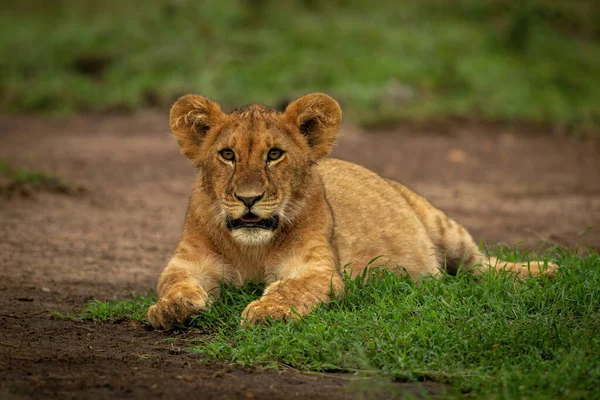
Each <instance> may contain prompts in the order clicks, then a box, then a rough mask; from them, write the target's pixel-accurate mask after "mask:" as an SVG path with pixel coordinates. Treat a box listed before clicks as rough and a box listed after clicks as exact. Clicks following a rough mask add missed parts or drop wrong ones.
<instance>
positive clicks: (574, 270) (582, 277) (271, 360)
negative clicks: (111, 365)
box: [86, 249, 600, 399]
mask: <svg viewBox="0 0 600 400" xmlns="http://www.w3.org/2000/svg"><path fill="white" fill-rule="evenodd" d="M497 254H498V255H504V256H508V258H517V259H519V258H521V257H533V256H532V255H528V254H526V253H525V252H515V251H510V250H500V251H498V252H497ZM545 256H546V257H549V258H551V259H553V260H554V261H556V262H558V264H559V265H560V266H561V269H560V271H559V273H558V275H557V277H556V279H555V280H553V281H551V280H549V279H548V278H546V277H538V278H528V279H524V280H522V281H519V282H516V281H515V279H514V277H512V276H511V275H510V274H507V273H488V274H486V275H484V277H483V279H480V280H478V281H477V282H476V281H475V279H474V278H473V277H471V276H469V275H467V274H462V275H459V276H456V277H450V276H448V277H444V278H443V279H425V280H423V281H422V282H420V283H419V284H415V283H414V282H413V281H411V280H410V279H408V278H407V277H397V276H395V275H393V274H391V273H383V274H381V276H379V277H376V278H373V279H370V280H368V281H365V280H364V279H357V280H355V281H351V280H349V279H347V280H346V284H347V290H346V294H345V296H344V297H343V298H340V299H336V300H333V301H331V302H330V303H329V304H326V305H324V306H322V307H320V308H319V309H318V310H316V311H315V312H313V313H312V314H310V315H308V316H307V317H305V318H304V319H302V320H301V321H299V322H297V323H273V324H271V325H259V326H252V327H241V326H240V324H239V322H240V314H241V312H242V310H243V309H244V307H245V306H246V304H247V303H248V302H250V301H251V300H253V299H255V298H257V297H258V296H259V295H260V287H257V286H247V287H244V288H241V289H234V290H226V291H225V292H224V293H223V296H222V298H221V299H220V300H219V301H218V302H216V303H215V304H214V306H213V307H212V308H211V309H210V311H209V312H207V313H203V314H201V315H198V316H197V317H195V318H194V320H193V321H192V323H191V325H190V326H191V327H193V328H194V329H196V330H198V331H200V332H203V333H204V335H199V336H198V337H197V338H196V339H195V343H194V344H193V346H192V348H191V350H192V351H195V352H199V353H202V354H204V355H205V356H206V357H209V358H212V359H216V360H222V361H226V362H233V363H237V364H240V365H246V366H252V365H260V366H266V367H273V368H277V367H280V366H283V365H285V366H293V367H295V368H299V369H302V370H313V371H349V372H354V371H359V372H363V373H365V374H380V375H383V376H387V377H389V378H392V379H397V380H422V379H430V380H435V381H440V382H445V383H448V384H449V385H450V387H451V388H452V390H453V393H455V394H460V393H463V394H464V393H470V394H471V395H479V396H489V395H493V396H495V398H507V399H508V398H511V399H512V398H582V399H583V398H593V397H595V396H597V383H598V382H599V381H600V255H599V254H598V253H592V254H590V255H587V256H580V255H577V254H576V253H571V252H566V251H562V250H560V249H552V250H550V251H548V252H547V253H545ZM154 300H155V299H154V298H153V297H139V298H136V299H134V301H133V302H126V303H125V305H123V303H122V302H108V303H102V302H97V301H96V302H94V303H92V305H91V306H90V307H89V308H88V309H87V310H86V312H87V313H88V315H90V318H93V319H95V320H103V319H105V318H115V316H118V317H119V318H122V317H124V316H127V315H128V314H127V313H128V312H129V311H128V310H134V311H133V312H132V314H130V317H131V318H134V319H137V320H143V319H144V311H145V307H147V306H148V305H149V304H151V303H152V302H153V301H154Z"/></svg>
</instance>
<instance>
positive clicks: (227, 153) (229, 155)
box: [219, 149, 235, 161]
mask: <svg viewBox="0 0 600 400" xmlns="http://www.w3.org/2000/svg"><path fill="white" fill-rule="evenodd" d="M219 154H220V155H221V157H223V158H224V159H225V160H227V161H234V160H235V153H234V152H233V150H231V149H223V150H221V151H220V152H219Z"/></svg>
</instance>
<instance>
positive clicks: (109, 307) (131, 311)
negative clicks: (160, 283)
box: [68, 291, 157, 322]
mask: <svg viewBox="0 0 600 400" xmlns="http://www.w3.org/2000/svg"><path fill="white" fill-rule="evenodd" d="M156 300H157V299H156V296H155V295H154V294H153V293H152V292H151V291H148V293H146V294H144V295H140V296H138V295H136V294H135V293H131V299H130V300H109V301H100V300H97V299H94V300H92V301H91V302H90V303H89V304H88V305H87V306H86V307H85V309H84V310H83V311H81V312H76V313H73V314H71V315H69V316H68V317H70V318H77V319H83V320H92V321H114V320H121V319H124V318H127V319H131V320H133V321H141V322H144V320H146V313H147V312H148V307H150V306H151V305H152V304H154V303H156ZM145 322H147V320H146V321H145Z"/></svg>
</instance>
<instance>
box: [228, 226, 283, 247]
mask: <svg viewBox="0 0 600 400" xmlns="http://www.w3.org/2000/svg"><path fill="white" fill-rule="evenodd" d="M231 236H232V237H233V240H235V241H236V242H237V243H239V244H241V245H244V246H261V245H265V244H267V243H269V242H270V241H271V240H272V239H273V236H275V234H274V232H273V231H270V230H267V229H261V228H239V229H236V230H234V231H232V232H231Z"/></svg>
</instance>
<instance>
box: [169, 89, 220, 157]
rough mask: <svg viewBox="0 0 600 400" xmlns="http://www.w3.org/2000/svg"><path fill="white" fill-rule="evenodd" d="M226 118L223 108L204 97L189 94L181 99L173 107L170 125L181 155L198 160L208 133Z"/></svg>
mask: <svg viewBox="0 0 600 400" xmlns="http://www.w3.org/2000/svg"><path fill="white" fill-rule="evenodd" d="M224 118H225V113H223V111H222V110H221V107H219V105H218V104H217V103H215V102H213V101H210V100H209V99H207V98H206V97H204V96H198V95H195V94H188V95H186V96H183V97H180V98H179V100H177V101H176V102H175V104H173V107H171V113H170V115H169V123H170V126H171V132H173V136H174V137H175V139H176V140H177V143H178V144H179V148H180V150H181V153H183V155H185V156H186V157H187V158H189V159H191V160H196V159H197V158H198V156H199V155H200V147H201V145H202V141H203V140H204V139H205V138H206V135H207V134H208V131H209V130H210V129H211V128H213V127H215V126H216V125H217V124H219V123H220V122H221V121H222V120H223V119H224Z"/></svg>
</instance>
